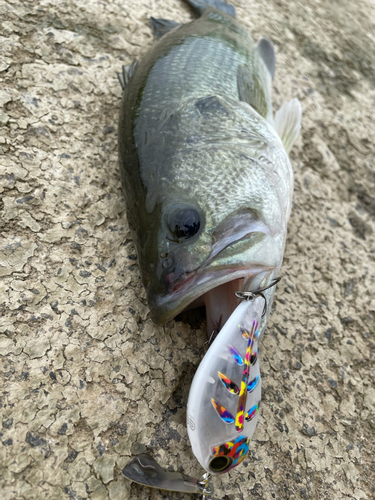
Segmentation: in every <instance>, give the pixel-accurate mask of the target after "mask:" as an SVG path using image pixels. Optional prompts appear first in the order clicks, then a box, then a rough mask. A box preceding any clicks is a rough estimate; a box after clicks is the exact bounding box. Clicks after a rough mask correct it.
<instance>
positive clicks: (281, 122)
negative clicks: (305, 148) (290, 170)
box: [274, 97, 302, 153]
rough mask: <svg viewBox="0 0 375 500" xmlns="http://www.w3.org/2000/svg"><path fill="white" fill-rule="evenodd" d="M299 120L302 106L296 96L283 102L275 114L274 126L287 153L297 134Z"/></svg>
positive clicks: (299, 128) (299, 125) (300, 119)
mask: <svg viewBox="0 0 375 500" xmlns="http://www.w3.org/2000/svg"><path fill="white" fill-rule="evenodd" d="M301 122H302V108H301V103H300V102H299V100H298V99H297V98H296V97H295V98H294V99H292V100H291V101H289V102H287V103H286V104H283V105H282V106H281V108H280V109H279V110H278V111H277V113H276V115H275V120H274V126H275V129H276V132H277V133H278V134H279V136H280V138H281V140H282V142H283V144H284V148H285V151H286V152H287V153H289V151H290V150H291V149H292V146H293V144H294V142H295V141H296V139H297V137H298V135H299V132H300V130H301Z"/></svg>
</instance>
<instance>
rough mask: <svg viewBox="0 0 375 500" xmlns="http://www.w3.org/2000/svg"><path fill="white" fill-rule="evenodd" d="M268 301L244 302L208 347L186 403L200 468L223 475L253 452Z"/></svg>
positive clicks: (192, 440) (259, 398)
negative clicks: (262, 326) (263, 320)
mask: <svg viewBox="0 0 375 500" xmlns="http://www.w3.org/2000/svg"><path fill="white" fill-rule="evenodd" d="M263 309H264V300H263V298H261V297H257V298H255V299H253V300H252V301H243V302H242V303H241V304H240V305H239V306H238V307H237V309H236V310H235V312H234V313H233V314H232V316H231V317H230V318H229V320H228V321H227V323H226V324H225V325H224V327H223V329H222V330H221V331H220V333H219V335H218V336H217V337H216V339H215V341H214V342H213V344H212V345H211V347H210V348H209V350H208V351H207V353H206V355H205V357H204V358H203V360H202V362H201V364H200V365H199V367H198V370H197V372H196V374H195V376H194V379H193V382H192V386H191V389H190V393H189V399H188V407H187V428H188V434H189V439H190V443H191V446H192V449H193V452H194V454H195V456H196V457H197V459H198V461H199V463H200V464H201V466H202V467H203V468H204V469H206V471H207V472H210V473H211V474H222V473H223V472H227V471H229V470H231V469H233V467H235V466H236V465H238V464H240V463H241V462H242V461H243V459H244V458H245V456H246V454H247V453H248V451H249V442H250V439H251V438H252V436H253V434H254V431H255V427H256V425H257V421H258V417H259V408H260V400H261V378H260V370H259V359H258V336H259V330H258V326H259V323H260V319H261V316H262V311H263Z"/></svg>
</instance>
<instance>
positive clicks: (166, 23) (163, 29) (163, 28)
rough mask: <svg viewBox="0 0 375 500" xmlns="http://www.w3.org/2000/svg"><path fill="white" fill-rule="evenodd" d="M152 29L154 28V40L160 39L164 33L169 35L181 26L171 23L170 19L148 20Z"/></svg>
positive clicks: (174, 22) (152, 18)
mask: <svg viewBox="0 0 375 500" xmlns="http://www.w3.org/2000/svg"><path fill="white" fill-rule="evenodd" d="M150 21H151V24H152V27H153V28H154V35H155V37H156V38H161V37H162V36H163V35H165V34H166V33H169V32H170V31H172V30H173V29H174V28H176V27H177V26H181V25H180V23H177V22H176V21H171V20H170V19H155V18H154V17H151V18H150Z"/></svg>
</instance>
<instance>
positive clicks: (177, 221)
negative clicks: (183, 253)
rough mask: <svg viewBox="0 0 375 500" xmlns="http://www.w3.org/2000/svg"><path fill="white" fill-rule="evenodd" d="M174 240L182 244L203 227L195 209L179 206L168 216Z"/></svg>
mask: <svg viewBox="0 0 375 500" xmlns="http://www.w3.org/2000/svg"><path fill="white" fill-rule="evenodd" d="M166 223H167V226H168V229H169V231H170V232H171V235H172V238H171V239H172V240H173V241H176V242H181V241H184V240H187V239H188V238H191V237H192V236H194V235H196V234H197V233H198V231H199V229H200V227H201V221H200V217H199V213H198V212H197V210H196V209H195V208H193V207H189V206H186V205H185V206H184V205H177V206H175V207H173V209H172V210H170V211H169V212H168V213H167V214H166Z"/></svg>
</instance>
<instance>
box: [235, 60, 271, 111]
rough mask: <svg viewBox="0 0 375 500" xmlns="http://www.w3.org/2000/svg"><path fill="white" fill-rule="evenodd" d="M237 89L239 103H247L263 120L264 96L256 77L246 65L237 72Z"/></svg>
mask: <svg viewBox="0 0 375 500" xmlns="http://www.w3.org/2000/svg"><path fill="white" fill-rule="evenodd" d="M237 89H238V96H239V98H240V101H244V102H247V103H248V104H250V106H251V107H252V108H253V109H255V111H257V112H258V113H259V114H260V115H261V116H263V118H267V113H268V107H267V100H266V94H265V92H264V90H263V87H262V85H261V83H260V81H259V79H258V77H257V76H256V75H255V74H254V73H253V72H252V71H250V68H249V67H248V66H247V65H246V64H242V65H241V66H239V68H238V70H237Z"/></svg>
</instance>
